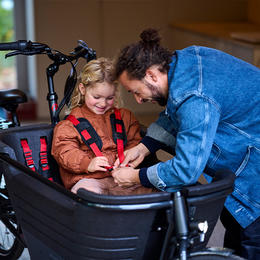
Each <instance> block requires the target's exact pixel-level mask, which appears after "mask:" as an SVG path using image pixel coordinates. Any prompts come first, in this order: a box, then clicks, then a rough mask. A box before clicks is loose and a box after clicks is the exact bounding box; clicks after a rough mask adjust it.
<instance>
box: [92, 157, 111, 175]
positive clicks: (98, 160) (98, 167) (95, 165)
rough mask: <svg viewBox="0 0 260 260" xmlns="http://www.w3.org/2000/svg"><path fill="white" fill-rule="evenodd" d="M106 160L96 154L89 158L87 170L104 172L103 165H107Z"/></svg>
mask: <svg viewBox="0 0 260 260" xmlns="http://www.w3.org/2000/svg"><path fill="white" fill-rule="evenodd" d="M109 166H110V165H109V163H108V160H107V158H106V157H105V156H98V157H95V158H93V159H92V160H91V162H90V164H89V165H88V172H96V171H102V172H106V171H107V169H106V168H105V167H109Z"/></svg>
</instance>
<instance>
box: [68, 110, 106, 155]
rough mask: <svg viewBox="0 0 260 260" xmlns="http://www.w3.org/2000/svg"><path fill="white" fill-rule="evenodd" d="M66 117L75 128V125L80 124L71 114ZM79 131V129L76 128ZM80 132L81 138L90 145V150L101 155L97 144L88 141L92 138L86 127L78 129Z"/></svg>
mask: <svg viewBox="0 0 260 260" xmlns="http://www.w3.org/2000/svg"><path fill="white" fill-rule="evenodd" d="M66 119H68V120H69V121H70V122H71V123H72V124H73V125H74V126H75V127H76V129H77V126H78V125H79V124H80V121H79V120H78V119H77V118H76V117H75V116H73V115H69V116H68V117H67V118H66ZM78 131H80V130H78ZM80 134H81V135H82V136H83V138H84V139H85V140H86V141H87V143H88V145H89V146H90V148H91V150H92V151H93V152H94V154H95V155H96V156H103V154H102V152H101V151H100V149H99V148H98V146H97V144H96V143H95V142H93V143H90V142H88V141H90V139H91V138H92V137H91V135H90V134H89V132H88V131H87V129H84V130H82V131H80Z"/></svg>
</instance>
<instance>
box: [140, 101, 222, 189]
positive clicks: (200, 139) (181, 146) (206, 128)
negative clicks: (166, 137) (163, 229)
mask: <svg viewBox="0 0 260 260" xmlns="http://www.w3.org/2000/svg"><path fill="white" fill-rule="evenodd" d="M176 117H177V120H178V121H179V122H180V125H179V129H178V133H177V135H176V145H175V152H176V156H175V157H173V158H172V159H171V160H168V161H166V162H161V163H158V164H156V165H154V166H151V167H149V168H146V169H143V170H141V171H140V173H139V175H140V174H141V175H143V176H140V180H141V182H142V180H143V182H142V184H143V185H144V186H150V185H152V186H155V187H156V188H158V189H161V190H167V191H174V190H177V189H179V188H180V187H181V186H183V185H189V184H192V183H195V182H196V181H197V180H198V178H199V176H200V175H201V173H202V172H203V170H204V168H205V166H206V163H207V161H208V158H209V155H210V151H211V148H212V144H213V142H214V138H215V134H216V130H217V127H218V123H219V119H220V113H219V110H218V109H217V107H216V105H214V104H212V103H210V102H209V101H208V100H205V99H204V98H202V97H197V96H193V97H191V98H189V99H188V100H186V101H185V102H184V103H182V105H181V106H180V107H179V108H178V110H177V112H176ZM147 182H148V183H147Z"/></svg>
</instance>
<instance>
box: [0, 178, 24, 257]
mask: <svg viewBox="0 0 260 260" xmlns="http://www.w3.org/2000/svg"><path fill="white" fill-rule="evenodd" d="M0 198H1V200H0V259H6V260H15V259H18V258H19V256H20V255H21V254H22V252H23V250H24V245H23V243H22V242H21V241H20V240H19V239H18V238H17V237H16V236H15V235H14V234H13V233H12V232H11V230H9V228H8V227H7V226H10V227H12V228H13V229H14V230H15V231H16V232H17V233H20V228H19V226H18V225H17V223H16V217H15V212H14V210H13V209H12V207H11V204H10V200H9V198H8V194H7V191H6V189H5V183H4V178H3V176H1V184H0Z"/></svg>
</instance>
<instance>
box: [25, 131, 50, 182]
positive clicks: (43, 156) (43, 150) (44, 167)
mask: <svg viewBox="0 0 260 260" xmlns="http://www.w3.org/2000/svg"><path fill="white" fill-rule="evenodd" d="M40 143H41V147H40V163H39V165H40V166H41V170H39V172H40V171H41V173H42V174H43V175H44V177H47V178H48V179H49V180H50V181H53V178H52V177H50V173H49V172H48V171H49V170H50V167H49V164H48V157H47V142H46V138H45V137H44V136H41V137H40ZM21 146H22V148H23V153H24V158H25V162H26V165H27V166H28V167H29V168H30V169H31V170H33V171H36V167H35V164H34V161H33V158H32V150H31V149H30V147H29V145H28V141H27V139H21Z"/></svg>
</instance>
